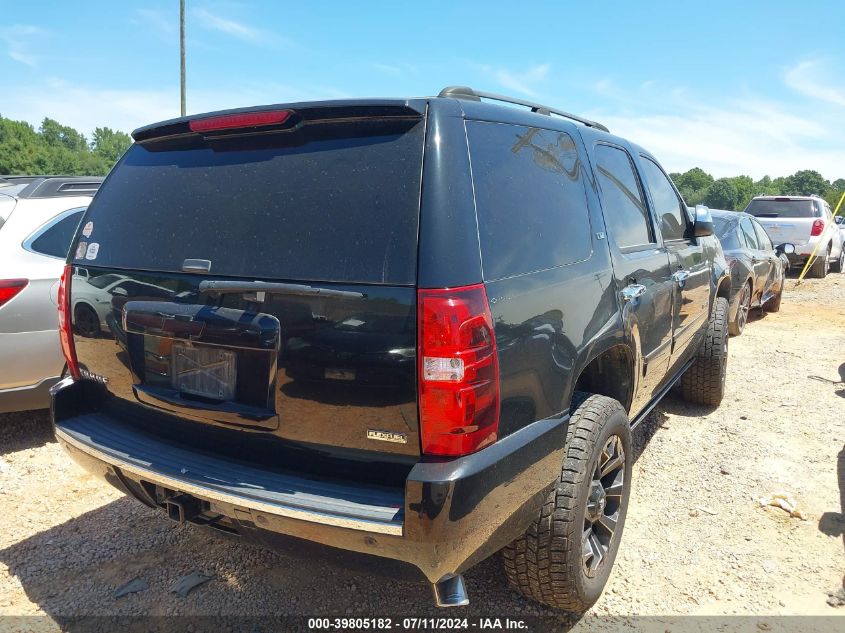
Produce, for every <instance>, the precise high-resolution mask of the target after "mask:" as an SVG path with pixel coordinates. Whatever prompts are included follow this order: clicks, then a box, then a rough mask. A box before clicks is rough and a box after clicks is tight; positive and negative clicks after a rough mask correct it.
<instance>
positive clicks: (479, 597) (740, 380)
mask: <svg viewBox="0 0 845 633" xmlns="http://www.w3.org/2000/svg"><path fill="white" fill-rule="evenodd" d="M788 284H789V285H788V289H787V292H786V294H785V296H784V301H783V307H782V310H781V312H780V313H778V314H767V315H765V316H762V317H758V318H756V319H755V320H753V321H752V322H751V323H750V324H749V326H748V327H747V329H746V331H745V333H743V335H742V336H741V337H738V338H734V339H731V344H730V362H729V367H728V394H727V396H726V398H725V401H724V402H723V404H722V406H721V407H719V408H718V409H717V410H715V411H708V410H706V409H703V408H698V407H692V406H689V405H687V404H684V403H683V402H681V401H680V400H679V399H677V398H676V397H675V396H674V395H670V396H668V397H667V398H666V399H665V400H664V402H663V403H661V404H660V405H659V406H658V407H657V409H656V410H655V411H654V412H653V413H652V414H651V416H650V417H649V419H648V420H647V421H646V422H645V423H644V424H643V425H642V426H641V427H640V428H639V429H638V430H637V431H636V432H635V445H636V453H637V461H636V463H635V465H634V485H633V493H632V500H631V508H630V511H629V515H628V521H627V524H626V526H625V534H624V537H623V541H622V548H621V551H620V554H619V557H618V558H617V562H616V567H615V569H614V571H613V574H612V576H611V579H610V583H609V585H608V588H607V590H606V591H605V593H604V595H603V596H602V598H601V599H600V600H599V602H598V603H597V604H596V606H595V607H594V608H593V609H592V613H593V614H594V615H597V616H603V617H612V616H616V617H621V618H627V617H629V616H633V615H659V616H662V617H676V616H685V615H728V614H755V615H761V616H775V615H789V614H796V615H826V616H841V615H845V607H836V606H831V605H830V604H828V602H834V603H835V602H836V600H835V599H833V598H829V595H830V594H836V592H840V591H842V590H843V569H845V565H843V563H845V557H843V544H845V540H843V531H845V514H843V513H845V447H844V446H843V444H845V384H843V379H845V362H844V361H845V275H839V274H832V275H830V276H829V277H828V278H827V279H825V280H806V281H805V282H804V283H803V284H801V285H800V286H797V285H796V281H795V280H794V279H793V280H790V281H789V282H788ZM779 491H784V492H787V493H789V494H791V495H793V496H794V498H795V499H796V500H797V503H798V508H799V509H800V510H801V512H803V513H804V515H805V517H806V518H805V520H802V519H800V518H793V517H791V516H790V515H789V514H788V513H787V512H785V511H784V510H782V509H779V508H773V507H762V506H761V505H760V504H759V503H758V499H759V498H761V497H764V496H766V495H769V494H772V493H775V492H779ZM0 520H2V527H1V528H0V615H44V614H47V615H49V616H51V618H53V619H56V618H63V617H68V616H81V615H92V614H94V615H134V614H138V615H141V614H157V615H174V614H180V615H211V616H221V615H238V614H247V615H251V616H257V615H280V614H303V615H331V616H335V615H353V614H354V615H378V614H385V613H393V614H396V613H402V614H413V615H420V616H422V615H429V616H434V615H439V616H442V615H444V613H443V612H441V611H437V610H436V609H434V608H433V606H432V600H431V596H430V592H429V590H428V589H427V588H426V587H425V586H422V585H413V584H406V583H401V582H396V581H392V580H386V579H381V578H379V577H372V576H369V575H364V574H359V573H356V572H353V571H350V570H347V569H343V568H341V567H337V566H333V565H331V564H329V563H327V562H324V561H323V560H308V559H304V558H303V557H301V556H300V557H294V556H288V555H283V554H277V553H273V552H269V551H267V550H264V549H261V548H258V547H253V546H249V545H244V544H240V543H235V542H232V541H230V540H224V539H222V538H221V537H219V536H216V535H213V534H209V533H206V532H205V531H203V530H201V529H199V528H196V527H194V526H190V525H189V526H181V527H180V526H179V525H177V524H174V523H171V522H170V521H168V520H167V519H166V518H165V517H164V516H163V515H162V514H160V513H157V512H154V511H152V510H150V509H148V508H146V507H144V506H141V505H140V504H139V503H137V502H135V501H133V500H130V499H127V498H125V497H123V496H122V495H121V494H119V493H118V492H116V491H115V490H113V489H112V488H110V487H108V486H107V485H105V484H103V483H100V482H99V481H97V480H96V479H94V478H93V477H91V476H89V475H87V474H86V473H85V472H83V471H82V470H81V469H80V468H79V467H77V466H76V465H75V464H74V463H72V462H71V461H70V459H69V458H68V457H67V456H66V455H65V454H64V453H63V451H62V450H61V449H60V448H59V446H58V445H57V444H56V443H55V441H54V440H53V438H52V436H51V433H50V428H49V419H48V415H47V414H46V413H45V412H37V413H24V414H11V415H0ZM193 571H198V572H202V573H204V574H207V575H209V576H212V577H213V579H212V580H211V581H210V582H208V583H206V584H204V585H202V586H200V587H197V588H196V589H194V590H193V591H192V592H191V593H190V594H189V595H188V596H187V597H186V598H180V597H178V596H177V595H175V594H173V593H170V592H169V588H170V587H171V586H172V584H173V583H174V582H176V581H177V580H178V579H179V578H180V577H182V576H184V575H186V574H189V573H191V572H193ZM136 577H137V578H141V579H143V580H144V581H146V583H147V584H148V588H147V589H145V590H143V591H141V592H139V593H134V594H131V595H128V596H125V597H122V598H114V597H113V595H112V594H113V592H114V590H115V589H116V588H117V587H119V586H121V585H123V584H124V583H126V582H127V581H130V580H132V579H133V578H136ZM467 585H468V591H469V596H470V600H471V604H470V606H469V607H467V608H465V609H462V610H452V611H449V612H448V615H449V616H457V615H462V616H463V615H466V616H476V615H478V616H487V615H490V614H499V615H504V614H509V615H512V616H517V617H518V616H526V615H532V614H534V615H540V614H542V615H547V616H549V618H550V619H549V620H547V622H553V623H555V624H559V625H561V626H562V627H568V626H570V625H574V626H575V627H576V628H578V627H581V626H584V627H585V628H590V627H589V626H588V625H586V624H585V623H587V622H590V620H589V619H588V620H582V621H581V622H580V623H579V622H576V621H575V620H570V619H568V618H567V617H566V616H563V615H556V616H555V615H554V614H553V613H552V612H551V611H549V610H546V609H544V608H541V607H538V606H536V605H534V604H529V603H527V602H525V601H523V600H522V599H521V598H520V597H518V596H517V595H516V594H515V593H513V592H512V591H510V589H509V588H508V587H507V585H506V583H505V582H504V580H503V575H502V573H501V571H500V562H499V560H498V558H497V557H493V558H492V559H490V560H487V561H485V562H484V563H482V564H480V565H478V566H477V567H476V568H474V569H473V570H471V571H470V572H469V573H468V574H467ZM552 618H553V619H552ZM0 620H2V619H0ZM41 621H42V622H44V621H47V622H51V621H52V620H44V619H42V620H41ZM592 623H593V624H596V621H595V620H593V621H592ZM843 623H845V621H843ZM758 626H760V625H758ZM658 628H659V630H660V631H663V630H664V628H666V627H662V626H661V627H658ZM760 628H762V627H760ZM0 630H3V626H2V623H0ZM10 630H11V629H10ZM763 630H766V629H763Z"/></svg>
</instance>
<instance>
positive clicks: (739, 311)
mask: <svg viewBox="0 0 845 633" xmlns="http://www.w3.org/2000/svg"><path fill="white" fill-rule="evenodd" d="M751 295H752V290H751V282H750V281H749V282H748V283H747V284H745V285H744V286H743V287H742V290H740V291H739V297H738V298H737V302H738V303H739V305H737V308H736V318H735V319H734V320H733V321H731V322H730V324H729V331H730V334H731V336H739V335H740V334H742V331H743V330H744V329H745V324H746V323H748V314H749V313H750V312H751Z"/></svg>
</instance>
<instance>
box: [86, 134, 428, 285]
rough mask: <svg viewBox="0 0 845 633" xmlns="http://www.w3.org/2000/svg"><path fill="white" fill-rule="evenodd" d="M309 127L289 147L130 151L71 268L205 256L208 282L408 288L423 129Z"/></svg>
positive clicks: (142, 266) (239, 142)
mask: <svg viewBox="0 0 845 633" xmlns="http://www.w3.org/2000/svg"><path fill="white" fill-rule="evenodd" d="M397 126H399V127H397ZM316 127H317V128H319V129H320V131H319V132H313V133H310V134H311V137H309V138H307V139H302V138H300V139H299V140H297V141H295V142H296V143H297V144H296V145H293V143H294V140H292V139H291V137H286V136H284V135H283V134H279V135H271V136H270V137H268V136H267V135H264V136H261V137H253V138H252V139H251V138H250V137H241V138H238V139H236V140H231V139H229V140H226V141H219V140H218V141H204V140H202V139H200V138H198V137H191V138H187V139H181V140H178V139H177V140H173V139H171V140H158V141H148V142H145V143H136V144H134V145H133V146H132V147H131V148H130V149H129V151H128V152H127V153H126V155H125V156H124V158H123V159H122V160H121V162H120V163H119V164H118V166H117V167H116V168H115V169H114V171H113V172H112V174H111V175H110V176H109V178H108V180H107V181H106V183H105V185H104V186H103V187H101V188H100V191H99V192H98V193H97V196H96V198H95V201H94V202H93V204H92V205H91V206H90V208H89V212H88V214H87V215H86V217H85V224H86V232H88V228H90V229H91V231H90V236H89V237H84V236H81V237H80V238H79V239H80V247H79V248H78V249H77V250H76V252H77V253H78V254H80V255H82V257H81V258H78V259H77V260H76V262H77V263H79V264H83V265H85V264H88V265H101V264H102V265H107V266H110V267H112V268H125V269H133V270H156V271H175V272H178V271H181V270H182V263H183V261H184V260H185V259H207V260H210V261H211V274H213V275H222V276H235V277H257V278H261V277H265V278H274V279H289V280H302V281H337V282H363V283H385V284H398V285H410V284H413V283H414V282H415V280H416V252H417V248H416V246H417V228H418V224H419V199H420V172H421V169H422V153H423V134H424V126H423V124H422V123H421V122H419V121H414V122H407V121H406V122H402V123H393V124H390V125H389V127H387V124H386V125H385V126H381V127H379V126H377V125H372V124H371V125H368V126H367V127H366V131H364V128H363V126H357V127H356V126H355V124H346V125H335V126H334V127H333V128H331V131H329V130H326V129H322V126H316ZM374 130H377V132H376V131H374ZM302 140H306V141H307V142H304V143H303V142H302ZM89 223H91V224H89ZM82 242H85V248H84V249H83V248H82ZM94 244H96V246H95V247H93V248H92V246H93V245H94Z"/></svg>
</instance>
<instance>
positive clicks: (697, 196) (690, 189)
mask: <svg viewBox="0 0 845 633" xmlns="http://www.w3.org/2000/svg"><path fill="white" fill-rule="evenodd" d="M672 180H674V181H675V186H676V187H677V188H678V191H680V192H681V195H682V196H683V197H684V200H685V201H686V203H687V204H689V205H696V204H701V203H702V202H703V201H704V199H705V197H706V195H707V189H708V188H709V187H710V185H712V184H713V176H711V175H710V174H708V173H707V172H706V171H704V170H703V169H701V168H700V167H693V168H692V169H690V170H689V171H687V172H684V173H683V174H673V175H672Z"/></svg>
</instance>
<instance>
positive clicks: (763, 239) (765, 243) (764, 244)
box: [752, 220, 774, 252]
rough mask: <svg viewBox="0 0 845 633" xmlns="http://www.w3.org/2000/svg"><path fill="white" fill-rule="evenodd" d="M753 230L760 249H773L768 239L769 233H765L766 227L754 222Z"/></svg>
mask: <svg viewBox="0 0 845 633" xmlns="http://www.w3.org/2000/svg"><path fill="white" fill-rule="evenodd" d="M752 222H753V224H754V231H755V233H757V245H758V246H759V247H760V250H761V251H766V252H768V251H771V250H774V247H773V246H772V241H771V240H770V239H769V235H768V234H767V233H766V229H764V228H763V227H762V226H760V223H759V222H754V221H753V220H752Z"/></svg>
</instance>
